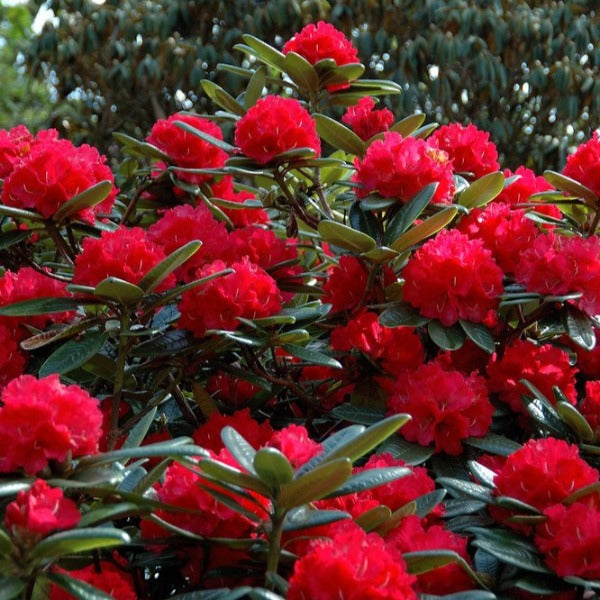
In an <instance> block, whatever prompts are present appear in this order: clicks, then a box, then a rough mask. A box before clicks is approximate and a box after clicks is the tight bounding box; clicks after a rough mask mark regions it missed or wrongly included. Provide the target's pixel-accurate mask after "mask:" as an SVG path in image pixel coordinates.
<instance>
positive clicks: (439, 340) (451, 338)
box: [427, 320, 465, 350]
mask: <svg viewBox="0 0 600 600" xmlns="http://www.w3.org/2000/svg"><path fill="white" fill-rule="evenodd" d="M427 333H428V334H429V337H430V338H431V339H432V340H433V341H434V342H435V344H436V345H437V346H439V347H440V348H441V349H442V350H458V349H459V348H460V347H461V346H462V345H463V344H464V343H465V333H464V331H463V328H462V327H461V326H460V325H458V324H454V325H450V326H449V327H446V326H445V325H442V324H441V323H440V322H439V321H435V320H432V321H429V323H428V325H427Z"/></svg>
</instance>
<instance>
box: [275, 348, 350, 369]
mask: <svg viewBox="0 0 600 600" xmlns="http://www.w3.org/2000/svg"><path fill="white" fill-rule="evenodd" d="M283 349H284V350H285V351H286V352H288V353H289V354H291V355H292V356H295V357H297V358H300V359H302V360H303V361H305V362H307V363H310V364H313V365H324V366H326V367H334V368H335V369H341V368H342V365H341V364H340V363H339V362H338V361H337V360H336V359H335V358H333V357H331V356H328V355H327V354H323V353H322V352H317V351H316V350H312V349H311V348H305V347H304V346H294V345H291V344H285V345H284V346H283Z"/></svg>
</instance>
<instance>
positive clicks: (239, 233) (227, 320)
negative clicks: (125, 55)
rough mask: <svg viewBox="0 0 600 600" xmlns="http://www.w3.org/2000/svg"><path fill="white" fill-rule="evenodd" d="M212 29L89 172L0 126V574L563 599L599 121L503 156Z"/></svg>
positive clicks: (593, 349) (314, 52) (148, 595)
mask: <svg viewBox="0 0 600 600" xmlns="http://www.w3.org/2000/svg"><path fill="white" fill-rule="evenodd" d="M338 8H339V7H338ZM359 36H360V33H359ZM241 42H242V43H240V44H238V45H237V46H236V47H235V51H236V52H238V51H239V52H242V53H244V54H245V56H246V59H247V60H246V61H245V62H244V65H245V66H244V67H243V68H235V69H233V71H234V73H233V74H235V76H236V77H238V78H247V80H248V85H247V88H246V90H245V91H244V92H243V93H242V94H241V95H239V96H238V97H233V96H232V95H230V94H229V93H228V92H227V90H226V89H224V88H221V87H220V86H219V85H218V84H217V83H215V82H214V81H212V80H211V81H208V80H206V81H203V82H202V83H201V85H200V86H199V88H198V90H197V92H198V93H200V87H201V88H202V92H203V93H205V94H206V96H207V97H208V99H210V101H212V102H213V103H214V105H216V106H217V108H216V109H215V110H213V108H211V107H214V105H211V104H210V103H209V102H207V101H206V100H207V99H204V98H202V99H200V101H199V102H198V104H197V105H196V106H194V107H192V108H193V110H190V111H189V112H179V113H176V114H173V115H165V117H164V118H160V119H158V120H157V122H156V123H155V125H154V126H153V127H152V128H151V130H150V131H146V132H143V134H142V135H141V137H142V138H143V139H140V140H137V139H134V138H131V137H128V136H125V135H121V134H119V133H116V144H119V146H120V150H121V152H122V154H123V156H124V160H123V162H122V163H121V164H120V165H118V164H117V159H115V158H114V157H112V158H111V160H110V161H109V160H108V158H106V157H103V156H101V155H100V154H99V153H98V152H97V151H96V150H95V149H94V148H92V147H90V146H87V145H85V144H82V145H79V146H77V145H75V144H74V143H73V142H72V141H70V140H67V139H61V138H60V137H59V135H58V133H57V132H56V131H54V130H47V131H40V132H30V131H28V130H27V129H26V128H25V127H23V126H21V125H18V124H15V127H13V128H12V129H10V130H3V131H0V177H1V178H2V190H1V192H0V269H1V270H0V345H1V346H2V350H3V351H2V352H1V353H0V496H1V497H2V502H1V503H0V523H1V525H0V550H1V552H0V590H1V593H0V596H2V598H5V597H6V598H8V599H9V600H11V599H13V598H23V599H25V600H31V599H35V600H37V599H39V598H51V599H63V598H77V599H79V600H86V599H89V598H105V597H112V598H117V599H123V600H133V599H134V598H136V599H139V600H163V599H165V600H166V599H167V598H173V599H177V598H181V599H182V600H183V599H185V598H192V597H194V598H205V597H206V598H213V599H215V600H227V599H231V598H245V597H249V598H259V599H263V600H278V599H279V600H282V599H283V598H286V597H287V598H290V599H292V600H294V599H297V600H309V599H310V600H314V599H316V600H318V599H323V600H327V599H329V598H331V599H332V600H333V599H335V600H339V599H340V598H345V599H347V600H348V599H351V598H356V600H363V599H368V598H373V599H375V598H389V599H394V600H398V599H406V598H409V599H412V598H415V599H416V598H432V597H435V598H440V597H451V598H462V599H467V598H469V599H473V600H493V598H498V599H501V598H506V597H509V596H510V597H518V598H521V597H523V598H530V597H539V594H544V595H545V596H548V597H549V598H563V597H568V598H575V597H578V598H579V597H585V598H588V597H591V596H592V594H593V593H595V592H597V591H598V590H599V589H600V587H599V584H598V579H600V567H599V563H598V555H599V553H598V550H597V546H598V542H599V540H600V537H599V531H598V522H599V519H600V515H599V510H600V508H599V507H600V495H599V492H598V490H599V488H600V483H599V475H598V469H599V468H600V460H599V459H598V457H599V456H600V360H599V356H600V355H599V352H600V350H599V349H598V344H597V332H598V325H599V315H600V259H599V256H600V245H599V244H600V242H599V236H598V226H599V224H600V198H599V194H600V189H599V188H598V177H597V174H598V172H599V170H600V152H598V148H599V146H598V144H599V138H598V136H594V137H593V138H592V139H591V140H583V142H582V144H581V145H580V146H579V147H578V148H575V149H573V152H572V153H571V154H570V155H569V156H568V157H567V160H566V166H565V168H564V170H563V172H562V173H558V172H551V171H550V172H546V173H545V174H544V175H541V174H539V173H534V172H533V171H531V170H529V169H528V168H527V167H525V166H518V165H511V166H513V167H516V168H514V169H513V170H509V169H506V168H504V167H505V165H503V164H502V157H499V156H498V154H497V152H496V148H495V146H494V140H493V137H492V136H490V135H489V133H487V132H485V131H481V130H479V129H477V128H475V127H474V126H473V125H470V124H458V123H449V124H448V125H445V126H443V127H439V128H436V125H435V124H434V123H431V120H430V119H429V120H428V115H425V114H420V115H401V114H393V113H392V112H391V111H390V110H389V109H388V108H386V106H388V105H389V104H388V101H387V99H386V97H385V96H386V95H389V94H397V93H401V92H402V91H403V90H402V87H401V86H400V85H398V84H397V83H394V82H391V81H379V80H378V81H372V80H368V79H364V78H362V74H363V72H364V70H365V68H364V66H363V65H362V64H361V63H360V59H361V56H360V53H359V52H358V50H357V48H356V47H355V46H354V45H353V43H352V41H351V40H350V39H348V38H346V37H345V36H344V35H343V34H342V33H341V32H339V31H337V30H335V29H334V28H333V27H332V26H331V25H330V24H328V23H326V22H324V21H320V22H318V23H311V24H308V25H307V26H306V27H305V28H304V29H303V30H302V31H299V32H297V33H296V34H295V35H290V36H288V37H287V39H281V44H280V45H279V47H278V48H274V47H269V46H267V45H266V44H264V43H263V42H262V41H260V40H258V39H256V38H255V37H253V36H251V35H242V40H241ZM173 44H174V45H175V48H174V51H176V50H177V48H176V44H177V40H174V41H173ZM148 52H151V49H148ZM382 56H385V49H382ZM219 70H223V71H225V72H227V71H229V75H231V74H232V73H231V71H232V68H231V66H229V65H220V66H219ZM217 80H218V81H227V80H228V79H227V77H218V78H217ZM194 110H197V111H198V112H200V111H202V115H200V114H195V113H194ZM574 126H575V125H574ZM115 147H116V146H115ZM523 162H527V157H523ZM109 164H111V165H113V166H114V167H115V169H114V172H113V170H112V169H110V168H109V166H108V165H109ZM454 594H458V595H457V596H454Z"/></svg>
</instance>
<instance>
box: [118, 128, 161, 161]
mask: <svg viewBox="0 0 600 600" xmlns="http://www.w3.org/2000/svg"><path fill="white" fill-rule="evenodd" d="M113 137H114V138H115V139H116V140H117V141H118V142H120V143H121V144H123V146H125V148H124V150H125V151H126V152H127V153H128V154H134V155H136V156H147V157H148V158H152V159H154V160H160V161H163V162H167V163H168V162H170V161H171V158H170V157H169V155H168V154H165V153H164V152H163V151H162V150H159V149H158V148H157V147H156V146H153V145H152V144H148V143H147V142H142V141H140V140H136V139H135V138H133V137H131V136H129V135H127V134H125V133H120V132H118V131H115V132H113Z"/></svg>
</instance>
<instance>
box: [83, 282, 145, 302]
mask: <svg viewBox="0 0 600 600" xmlns="http://www.w3.org/2000/svg"><path fill="white" fill-rule="evenodd" d="M94 294H95V295H96V296H100V297H102V298H108V299H109V300H114V301H116V302H119V303H120V304H136V303H137V302H139V301H140V300H141V299H142V298H143V297H144V290H143V289H142V288H140V287H139V286H137V285H135V284H133V283H129V281H125V280H124V279H119V278H118V277H107V278H106V279H103V280H102V281H101V282H100V283H99V284H98V285H97V286H96V287H95V288H94Z"/></svg>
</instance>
